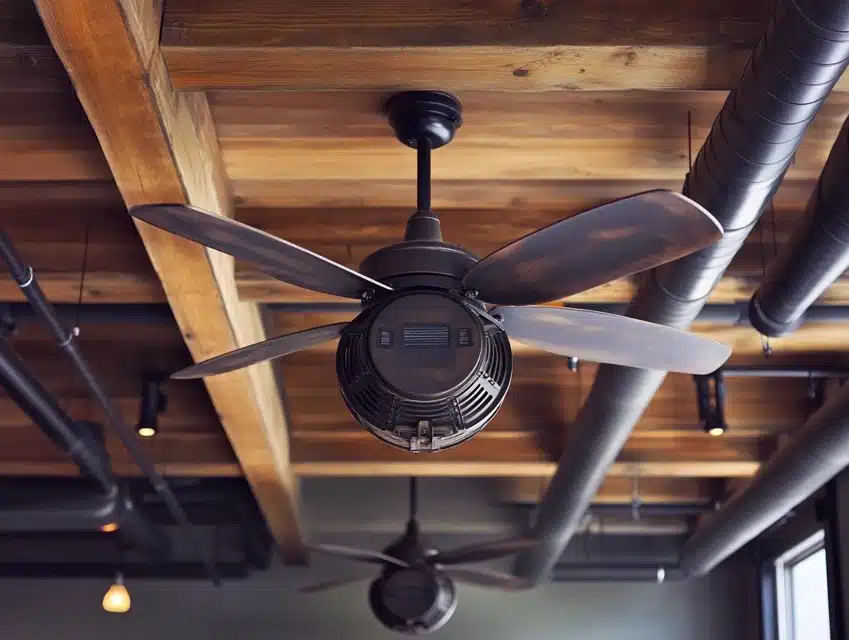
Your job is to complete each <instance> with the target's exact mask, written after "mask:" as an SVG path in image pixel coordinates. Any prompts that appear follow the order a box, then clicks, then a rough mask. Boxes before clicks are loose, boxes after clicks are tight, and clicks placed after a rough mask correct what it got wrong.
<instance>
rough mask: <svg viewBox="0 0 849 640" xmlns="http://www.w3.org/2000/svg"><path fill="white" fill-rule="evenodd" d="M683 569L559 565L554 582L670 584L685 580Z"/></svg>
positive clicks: (639, 566)
mask: <svg viewBox="0 0 849 640" xmlns="http://www.w3.org/2000/svg"><path fill="white" fill-rule="evenodd" d="M683 577H684V576H683V574H682V572H681V569H679V568H678V567H674V566H672V567H668V566H664V565H662V564H658V565H651V564H648V565H645V564H644V565H621V564H619V565H614V564H610V565H607V564H583V563H582V564H574V565H571V564H558V565H555V566H554V570H553V573H552V580H553V581H554V582H658V583H662V582H669V581H673V580H681V579H682V578H683Z"/></svg>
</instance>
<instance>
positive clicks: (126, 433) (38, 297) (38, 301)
mask: <svg viewBox="0 0 849 640" xmlns="http://www.w3.org/2000/svg"><path fill="white" fill-rule="evenodd" d="M0 258H2V259H3V261H4V262H5V263H6V265H7V266H8V268H9V273H10V274H11V275H12V278H14V280H15V282H17V283H18V286H20V288H21V290H22V291H23V293H24V295H25V296H26V298H27V300H28V301H29V303H30V305H32V308H33V309H35V312H36V313H37V314H38V315H39V317H41V319H42V320H43V321H44V323H45V324H46V325H47V326H48V327H49V328H50V330H51V332H52V333H53V335H54V337H55V338H56V342H57V344H58V345H59V347H60V348H61V349H62V350H63V351H65V353H66V354H67V355H68V358H69V359H70V360H71V362H72V363H73V365H74V368H75V369H76V370H77V372H78V373H79V374H80V377H81V378H82V379H83V380H84V381H85V383H86V386H87V387H88V388H89V390H90V391H91V394H92V395H93V396H94V398H95V399H96V400H97V403H98V404H99V405H100V406H101V408H102V409H103V413H104V414H106V417H107V418H108V420H109V422H110V423H111V425H112V428H113V429H114V430H115V433H116V434H117V436H118V438H119V439H120V440H121V444H123V445H124V448H125V449H126V450H127V451H128V452H129V453H130V455H131V456H132V458H133V461H134V462H135V463H136V465H138V467H139V469H141V471H142V473H144V475H145V477H146V478H147V479H148V480H149V481H150V484H151V486H152V487H153V488H154V490H155V491H156V492H157V493H158V494H159V495H161V496H162V499H163V501H164V502H165V504H166V505H167V506H168V510H169V511H170V512H171V515H172V516H173V518H174V520H175V522H177V523H178V524H179V525H180V526H181V527H182V528H183V530H184V531H185V532H186V535H187V536H189V537H191V538H193V540H194V541H195V542H196V543H197V546H198V547H199V548H203V547H202V546H200V544H199V540H198V539H197V536H196V534H195V533H194V532H193V529H192V524H191V522H189V518H188V516H187V515H186V512H185V511H184V510H183V507H182V506H181V505H180V503H179V501H178V500H177V498H176V496H175V495H174V492H173V491H171V488H170V487H169V486H168V483H167V482H166V481H165V478H163V477H162V474H160V473H159V471H157V469H156V467H155V466H154V465H153V462H151V460H150V458H149V457H148V455H147V454H146V453H145V452H144V451H143V450H142V449H141V447H140V446H139V445H138V443H137V442H136V437H135V434H134V432H133V430H132V429H130V427H129V426H128V425H127V423H126V422H124V418H123V417H122V416H121V412H120V411H118V408H117V407H116V406H115V403H114V402H112V399H111V398H110V397H109V396H108V395H107V394H106V392H105V391H104V390H103V387H102V386H101V385H100V383H99V382H98V381H97V378H96V377H95V375H94V372H92V370H91V367H89V365H88V362H87V361H86V359H85V358H84V357H83V354H82V353H81V352H80V350H79V349H78V348H77V344H76V342H74V339H75V338H76V332H75V331H74V330H71V331H69V330H67V329H65V327H63V326H62V322H61V320H60V319H59V317H58V315H57V314H56V310H55V309H54V308H53V305H52V304H51V303H50V301H49V300H48V299H47V297H46V296H45V295H44V292H43V291H42V290H41V287H40V286H39V284H38V280H36V277H35V272H34V271H33V269H32V267H30V266H27V265H26V264H24V262H23V260H22V259H21V257H20V256H19V255H18V253H17V251H16V250H15V247H14V245H13V244H12V241H11V240H10V239H9V237H8V236H7V235H6V233H5V232H2V231H0ZM204 565H205V566H206V569H207V571H208V572H209V577H210V579H211V580H212V582H213V583H214V584H215V585H216V586H220V585H221V581H220V580H219V578H218V574H217V572H216V570H215V561H214V558H213V556H212V555H211V553H210V552H207V553H205V554H204Z"/></svg>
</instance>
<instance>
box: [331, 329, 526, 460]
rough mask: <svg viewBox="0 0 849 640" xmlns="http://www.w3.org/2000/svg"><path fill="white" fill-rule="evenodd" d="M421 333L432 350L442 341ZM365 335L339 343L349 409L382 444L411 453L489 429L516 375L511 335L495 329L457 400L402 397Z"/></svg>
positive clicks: (487, 335)
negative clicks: (375, 362)
mask: <svg viewBox="0 0 849 640" xmlns="http://www.w3.org/2000/svg"><path fill="white" fill-rule="evenodd" d="M435 328H436V326H435V327H434V330H433V331H431V330H430V328H428V329H429V330H428V331H421V329H422V327H421V326H419V327H416V329H417V332H416V335H415V336H408V335H407V333H406V331H405V335H404V336H403V339H404V341H405V342H406V341H407V340H408V339H414V340H417V341H422V342H427V343H428V345H432V344H434V341H437V340H439V339H440V335H441V334H440V333H439V331H436V330H435ZM367 349H368V346H367V338H366V334H365V332H363V331H354V330H352V331H348V332H346V333H345V334H343V336H342V338H341V340H340V341H339V348H338V351H337V357H336V374H337V376H338V378H339V385H340V388H341V390H342V397H343V398H344V399H345V402H346V404H347V405H348V408H349V409H350V410H351V412H352V413H353V414H354V416H355V417H356V418H357V420H358V421H359V422H360V423H361V424H362V425H363V426H364V427H365V428H366V429H368V430H369V431H371V432H372V433H373V434H375V435H376V436H378V437H379V438H380V439H382V440H384V441H386V442H389V443H390V444H393V445H395V446H397V447H401V448H404V449H409V450H411V451H421V450H424V451H435V450H439V449H445V448H447V447H451V446H454V445H456V444H459V443H460V442H463V441H465V440H467V439H469V438H470V437H472V436H473V435H474V434H475V433H477V432H478V431H480V430H481V429H483V427H484V426H486V424H487V423H488V422H489V421H490V420H491V419H492V418H493V416H494V415H495V413H496V412H497V411H498V408H499V407H500V406H501V404H502V402H503V401H504V396H505V394H506V393H507V389H508V387H509V386H510V379H511V376H512V374H513V366H512V363H513V357H512V353H511V351H510V343H509V341H508V339H507V336H506V335H505V334H504V332H503V331H501V330H500V329H498V328H496V327H493V326H490V327H489V328H488V330H487V331H486V333H485V334H484V345H483V357H482V358H481V364H480V370H479V371H478V373H477V374H476V375H474V376H472V378H471V379H470V380H469V381H468V382H467V383H466V384H465V385H463V387H461V388H460V389H459V390H458V391H457V392H456V393H455V394H454V395H452V396H449V397H445V398H439V399H432V400H421V399H413V398H407V397H404V396H402V395H399V394H398V393H396V392H395V391H393V390H392V389H390V388H389V387H387V386H386V385H385V384H384V382H383V381H382V380H381V379H380V377H379V376H378V375H377V373H376V372H375V371H374V368H373V366H372V364H371V361H370V359H369V357H368V353H367Z"/></svg>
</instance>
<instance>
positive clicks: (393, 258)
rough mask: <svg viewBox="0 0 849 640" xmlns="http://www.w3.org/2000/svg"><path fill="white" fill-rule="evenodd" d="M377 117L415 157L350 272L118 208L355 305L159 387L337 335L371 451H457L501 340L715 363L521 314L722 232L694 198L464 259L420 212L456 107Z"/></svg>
mask: <svg viewBox="0 0 849 640" xmlns="http://www.w3.org/2000/svg"><path fill="white" fill-rule="evenodd" d="M386 112H387V114H388V116H389V122H390V124H391V125H392V127H393V129H394V130H395V134H396V136H397V137H398V139H399V140H400V141H401V142H402V143H403V144H405V145H406V146H408V147H411V148H414V149H416V152H417V157H418V181H417V208H416V211H415V213H413V215H412V216H411V217H410V218H409V220H408V221H407V229H406V234H405V236H404V240H403V241H402V242H399V243H397V244H393V245H391V246H388V247H384V248H382V249H379V250H377V251H375V252H374V253H373V254H371V255H370V256H368V257H367V258H366V259H365V260H364V261H363V263H362V264H361V265H360V270H359V271H354V270H352V269H349V268H347V267H345V266H342V265H340V264H337V263H335V262H333V261H331V260H328V259H327V258H324V257H322V256H320V255H318V254H315V253H313V252H311V251H309V250H307V249H304V248H303V247H299V246H297V245H295V244H292V243H291V242H287V241H286V240H283V239H281V238H277V237H276V236H272V235H270V234H268V233H265V232H263V231H260V230H258V229H255V228H253V227H250V226H247V225H245V224H241V223H239V222H236V221H234V220H230V219H228V218H223V217H221V216H218V215H215V214H212V213H207V212H205V211H201V210H198V209H195V208H193V207H189V206H185V205H182V204H151V205H142V206H137V207H133V208H131V209H130V214H131V215H132V216H134V217H136V218H138V219H140V220H143V221H145V222H147V223H149V224H151V225H154V226H156V227H159V228H161V229H164V230H166V231H169V232H171V233H174V234H176V235H179V236H182V237H184V238H188V239H189V240H193V241H195V242H198V243H201V244H203V245H205V246H207V247H210V248H212V249H215V250H218V251H223V252H224V253H228V254H230V255H232V256H234V257H236V258H239V259H242V260H248V261H250V262H253V263H254V264H255V265H256V266H257V267H258V268H259V269H260V270H261V271H263V272H264V273H266V274H268V275H270V276H272V277H274V278H277V279H279V280H281V281H283V282H287V283H289V284H294V285H297V286H300V287H303V288H305V289H310V290H312V291H318V292H321V293H328V294H331V295H336V296H342V297H346V298H355V299H358V300H360V301H361V303H362V311H361V313H360V314H359V315H358V316H357V317H356V318H355V319H354V320H353V321H351V322H350V323H338V324H331V325H326V326H322V327H315V328H313V329H308V330H306V331H300V332H297V333H292V334H288V335H284V336H280V337H277V338H272V339H270V340H266V341H264V342H261V343H258V344H254V345H250V346H247V347H244V348H242V349H238V350H236V351H232V352H230V353H225V354H223V355H220V356H217V357H215V358H212V359H210V360H206V361H204V362H200V363H197V364H195V365H193V366H191V367H188V368H187V369H184V370H183V371H180V372H178V373H176V374H174V377H175V378H199V377H205V376H212V375H217V374H221V373H225V372H227V371H232V370H234V369H238V368H241V367H246V366H249V365H251V364H255V363H257V362H261V361H263V360H268V359H271V358H277V357H280V356H284V355H286V354H289V353H294V352H295V351H299V350H301V349H304V348H306V347H309V346H312V345H316V344H319V343H322V342H326V341H329V340H333V339H336V338H339V346H338V348H337V351H336V374H337V377H338V380H339V387H340V389H341V393H342V397H343V398H344V400H345V402H346V404H347V405H348V408H349V409H350V411H351V413H352V414H353V415H354V417H355V418H356V419H357V421H359V422H360V423H361V424H362V425H363V426H364V427H365V428H366V429H368V430H369V431H370V432H371V433H372V434H374V435H375V436H377V437H378V438H380V439H381V440H383V441H384V442H388V443H389V444H392V445H394V446H396V447H401V448H403V449H407V450H409V451H413V452H420V451H438V450H440V449H445V448H447V447H451V446H454V445H457V444H459V443H461V442H464V441H465V440H468V439H469V438H471V437H472V436H473V435H474V434H475V433H477V432H478V431H480V430H481V429H483V427H484V426H486V424H487V423H488V422H489V421H490V420H492V418H493V417H494V416H495V414H496V412H497V411H498V409H499V407H500V406H501V404H502V403H503V402H504V397H505V395H506V394H507V390H508V388H509V386H510V380H511V377H512V371H513V356H512V353H511V350H510V341H509V339H508V338H512V339H513V340H517V341H519V342H522V343H525V344H527V345H530V346H532V347H535V348H538V349H542V350H545V351H549V352H551V353H556V354H560V355H563V356H574V357H577V358H581V359H586V360H591V361H595V362H606V363H612V364H617V365H623V366H630V367H641V368H645V369H658V370H664V371H679V372H685V373H693V374H706V373H710V372H712V371H714V370H716V369H718V368H719V367H720V366H721V365H722V364H723V363H724V362H725V361H726V360H727V359H728V356H729V355H730V349H729V348H728V347H727V346H726V345H723V344H721V343H718V342H715V341H713V340H709V339H706V338H703V337H700V336H697V335H694V334H692V333H688V332H685V331H680V330H677V329H673V328H670V327H666V326H663V325H656V324H652V323H649V322H643V321H641V320H636V319H633V318H628V317H625V316H620V315H616V314H608V313H599V312H595V311H589V310H583V309H572V308H568V307H563V306H533V305H541V304H544V303H549V302H554V301H557V300H559V299H561V298H564V297H567V296H571V295H574V294H577V293H580V292H582V291H586V290H587V289H591V288H593V287H597V286H599V285H602V284H605V283H607V282H610V281H612V280H616V279H618V278H622V277H625V276H628V275H631V274H634V273H637V272H640V271H644V270H646V269H651V268H653V267H656V266H658V265H661V264H664V263H666V262H669V261H671V260H675V259H677V258H680V257H682V256H685V255H688V254H690V253H693V252H695V251H698V250H699V249H702V248H704V247H706V246H708V245H710V244H712V243H714V242H716V241H717V240H718V239H719V238H721V237H722V227H721V225H720V224H719V223H718V222H717V221H716V220H715V219H714V217H713V216H712V215H711V214H710V213H708V212H707V211H706V210H705V209H703V208H702V207H701V206H699V205H698V204H697V203H695V202H693V201H692V200H690V199H689V198H687V197H685V196H683V195H681V194H679V193H674V192H671V191H664V190H657V191H648V192H645V193H640V194H637V195H634V196H631V197H628V198H623V199H621V200H616V201H614V202H610V203H608V204H605V205H602V206H600V207H596V208H594V209H590V210H588V211H584V212H583V213H580V214H578V215H575V216H572V217H569V218H566V219H563V220H560V221H559V222H555V223H554V224H552V225H550V226H548V227H545V228H544V229H540V230H539V231H536V232H534V233H531V234H530V235H527V236H525V237H524V238H520V239H518V240H516V241H515V242H512V243H511V244H508V245H507V246H505V247H502V248H501V249H499V250H497V251H495V252H494V253H492V254H490V255H489V256H487V257H485V258H483V259H480V258H478V257H477V256H475V255H473V254H472V253H470V252H469V251H467V250H465V249H464V248H462V247H460V246H457V245H454V244H449V243H447V242H444V241H443V239H442V232H441V230H440V223H439V218H438V217H437V215H436V214H435V213H434V212H433V211H432V210H431V207H430V161H431V152H432V151H433V150H435V149H439V148H440V147H443V146H445V145H447V144H448V143H449V142H451V140H452V139H453V137H454V134H455V133H456V131H457V129H458V128H459V127H460V125H461V123H462V117H461V113H462V110H461V106H460V103H459V101H458V100H457V99H456V98H455V97H454V96H451V95H449V94H446V93H442V92H436V91H412V92H404V93H400V94H396V95H394V96H392V97H391V98H390V99H389V101H388V102H387V104H386ZM458 215H462V214H458ZM493 305H495V306H493Z"/></svg>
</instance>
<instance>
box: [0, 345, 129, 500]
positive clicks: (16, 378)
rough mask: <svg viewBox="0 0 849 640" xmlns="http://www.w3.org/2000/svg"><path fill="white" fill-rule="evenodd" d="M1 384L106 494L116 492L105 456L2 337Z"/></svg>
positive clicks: (113, 479)
mask: <svg viewBox="0 0 849 640" xmlns="http://www.w3.org/2000/svg"><path fill="white" fill-rule="evenodd" d="M0 386H2V387H3V389H4V390H5V391H6V393H7V394H9V397H11V398H12V400H14V401H15V404H17V405H18V406H19V407H20V408H21V410H22V411H23V412H24V413H26V414H27V416H28V417H29V418H30V420H32V421H33V423H34V424H36V425H38V426H39V427H40V428H41V430H42V431H43V432H44V433H45V434H46V435H47V437H49V438H50V439H51V440H52V441H53V443H54V444H55V445H56V446H57V447H59V448H60V449H62V450H63V451H67V452H68V453H69V454H70V455H71V458H73V460H74V462H75V463H76V464H77V466H78V467H80V469H81V470H82V471H83V473H85V474H86V475H87V476H88V477H90V478H91V479H93V480H94V481H95V482H97V484H98V485H99V487H100V488H101V490H102V491H103V493H104V494H106V495H111V494H114V493H117V483H116V481H115V477H114V476H113V475H112V471H111V470H110V469H109V464H108V462H107V461H106V459H105V458H104V457H103V456H97V455H95V454H94V451H95V448H94V447H92V446H90V445H89V443H87V442H86V440H85V439H84V437H81V436H80V435H78V434H77V431H76V428H75V425H74V422H73V421H72V420H71V419H70V418H69V417H68V415H67V414H66V413H65V412H64V411H62V409H61V408H60V407H59V405H58V403H57V402H56V400H55V399H54V398H53V396H51V395H50V394H49V393H47V391H46V390H45V389H44V387H42V386H41V383H39V382H38V380H36V378H35V376H33V375H32V374H31V373H30V372H29V371H28V370H27V368H26V365H25V364H24V363H23V361H22V360H21V359H20V357H19V356H18V354H17V353H16V352H15V350H14V349H13V348H12V347H11V345H9V344H8V343H7V342H6V340H0Z"/></svg>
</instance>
